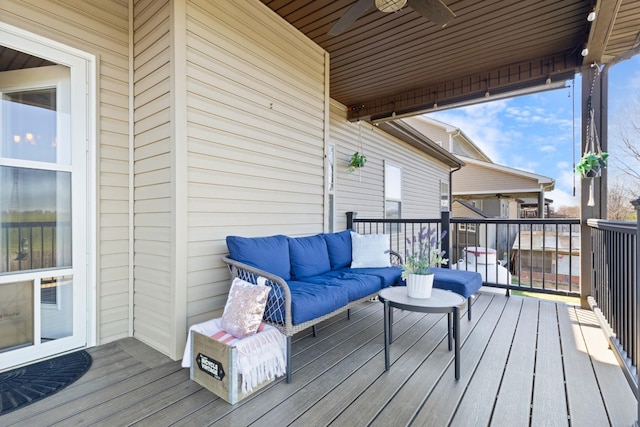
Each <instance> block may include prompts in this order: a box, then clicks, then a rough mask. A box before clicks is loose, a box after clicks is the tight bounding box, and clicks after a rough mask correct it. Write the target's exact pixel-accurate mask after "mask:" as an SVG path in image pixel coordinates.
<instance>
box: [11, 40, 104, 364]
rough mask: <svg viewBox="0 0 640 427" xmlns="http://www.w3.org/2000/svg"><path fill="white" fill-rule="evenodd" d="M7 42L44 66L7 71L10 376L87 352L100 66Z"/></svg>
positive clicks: (66, 54)
mask: <svg viewBox="0 0 640 427" xmlns="http://www.w3.org/2000/svg"><path fill="white" fill-rule="evenodd" d="M4 35H5V34H4V33H3V36H4ZM7 36H8V37H7V39H8V40H7V42H8V43H7V45H4V40H3V42H2V44H3V47H5V48H7V47H8V48H10V49H12V50H13V51H15V52H18V53H19V54H21V55H28V57H29V58H31V60H32V61H33V62H32V63H31V64H33V63H35V64H37V65H36V66H31V67H30V68H25V66H22V67H20V68H16V69H11V70H9V71H2V72H0V124H1V134H0V136H1V140H0V371H2V370H6V369H8V368H11V367H13V366H17V365H20V364H24V363H27V362H30V361H33V360H37V359H41V358H45V357H49V356H52V355H55V354H58V353H62V352H66V351H69V350H72V349H76V348H82V347H85V346H86V345H87V341H88V340H87V337H88V326H87V325H88V317H87V311H88V307H90V306H91V304H89V303H88V301H89V299H88V295H89V292H88V290H89V289H91V288H92V286H91V282H92V280H91V278H90V274H89V272H90V262H89V261H90V258H91V257H90V251H89V248H90V247H91V246H90V236H91V232H90V228H89V226H88V224H89V221H88V218H89V212H91V209H88V207H87V206H88V199H90V198H89V197H88V193H87V190H88V182H90V179H88V178H89V175H90V174H88V155H87V153H88V151H89V145H88V144H89V141H90V140H91V138H89V129H88V123H89V122H90V121H89V117H88V113H87V112H88V111H90V109H89V108H88V107H89V106H88V99H87V96H88V88H89V87H90V85H89V75H88V70H89V69H90V67H88V66H87V61H86V59H84V58H80V57H74V55H72V54H71V55H70V54H69V52H65V51H64V50H57V49H55V46H54V47H52V46H51V45H48V44H46V43H45V44H39V43H37V41H36V40H30V39H29V38H28V37H27V38H25V37H24V36H23V35H22V34H16V35H15V36H16V37H12V34H10V33H8V34H7ZM3 39H4V37H3ZM43 49H44V50H43ZM40 55H42V56H40Z"/></svg>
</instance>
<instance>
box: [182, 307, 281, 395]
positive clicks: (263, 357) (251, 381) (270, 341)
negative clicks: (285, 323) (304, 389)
mask: <svg viewBox="0 0 640 427" xmlns="http://www.w3.org/2000/svg"><path fill="white" fill-rule="evenodd" d="M191 331H196V332H199V333H201V334H203V335H206V336H209V337H211V338H212V339H215V340H217V341H220V342H223V343H225V344H227V345H230V346H234V347H236V349H237V351H238V373H239V374H240V375H241V377H242V393H245V394H246V393H251V391H253V388H254V387H256V386H257V385H258V384H261V383H262V382H263V381H266V380H272V379H274V378H275V377H278V376H281V375H284V374H285V372H286V367H287V362H286V360H287V359H286V337H285V336H284V335H282V334H281V333H280V331H278V330H277V329H276V328H274V327H273V326H270V325H267V324H264V323H263V324H262V325H261V326H260V329H259V330H258V332H257V333H256V334H254V335H251V336H248V337H246V338H243V339H238V338H236V337H234V336H233V335H229V334H227V332H225V331H223V330H222V327H221V319H220V318H218V319H213V320H209V321H207V322H203V323H198V324H196V325H193V326H192V327H191V328H190V329H189V334H188V335H187V344H186V346H185V348H184V354H183V357H182V367H184V368H189V367H191V360H192V355H191Z"/></svg>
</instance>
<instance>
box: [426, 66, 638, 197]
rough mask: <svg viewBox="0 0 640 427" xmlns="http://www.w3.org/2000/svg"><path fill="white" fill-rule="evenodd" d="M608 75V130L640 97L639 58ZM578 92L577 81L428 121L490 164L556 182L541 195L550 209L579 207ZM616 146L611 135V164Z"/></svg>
mask: <svg viewBox="0 0 640 427" xmlns="http://www.w3.org/2000/svg"><path fill="white" fill-rule="evenodd" d="M608 72H609V128H611V127H612V126H613V124H614V123H615V121H616V118H617V117H619V116H620V114H619V113H621V112H623V111H624V110H625V109H626V108H627V105H628V104H629V103H630V102H632V101H633V100H634V99H635V100H636V101H637V100H638V98H639V97H640V55H636V56H634V57H632V58H631V59H629V60H627V61H623V62H620V63H618V64H616V65H614V66H613V67H612V68H611V70H609V71H608ZM574 89H575V93H574ZM581 90H582V82H581V79H580V76H579V75H578V76H576V78H575V80H569V81H567V87H565V88H562V89H557V90H552V91H546V92H540V93H537V94H532V95H524V96H520V97H516V98H509V99H502V100H496V101H489V102H485V103H482V104H477V105H473V106H469V107H464V108H457V109H451V110H443V111H438V112H434V113H429V114H428V115H427V117H431V118H433V119H436V120H439V121H441V122H444V123H447V124H449V125H452V126H455V127H457V128H460V129H461V130H462V131H463V132H464V133H465V134H466V135H467V136H468V137H469V138H470V139H471V140H472V141H473V142H474V143H475V144H476V145H477V146H478V147H480V149H481V150H482V151H483V152H484V153H485V154H486V155H487V156H489V158H490V159H491V160H492V161H493V162H494V163H497V164H501V165H505V166H509V167H513V168H517V169H522V170H525V171H528V172H533V173H536V174H538V175H544V176H547V177H550V178H554V179H555V181H556V185H555V190H553V191H550V192H547V193H546V195H545V196H546V197H547V198H549V199H552V200H553V205H552V206H553V208H554V209H558V208H559V207H561V206H578V205H580V187H579V186H580V179H579V177H578V176H577V175H576V174H575V172H574V165H575V163H577V162H578V160H579V158H580V155H581V153H580V147H581V145H580V128H581V125H580V119H581V112H580V93H581ZM574 95H575V96H574ZM574 102H575V106H574ZM574 134H575V136H574ZM614 146H615V135H613V132H610V133H609V148H608V149H607V150H608V152H609V154H610V155H611V158H615V150H614ZM614 163H615V162H611V164H610V165H609V168H608V173H609V176H610V177H612V176H615V174H616V171H615V166H614ZM574 188H575V192H574ZM574 194H575V195H576V196H575V197H574Z"/></svg>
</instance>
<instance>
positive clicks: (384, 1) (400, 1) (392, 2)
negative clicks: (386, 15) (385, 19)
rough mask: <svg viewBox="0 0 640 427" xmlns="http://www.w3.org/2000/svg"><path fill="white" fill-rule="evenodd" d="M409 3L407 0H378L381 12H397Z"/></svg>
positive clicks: (377, 4) (377, 3) (377, 6)
mask: <svg viewBox="0 0 640 427" xmlns="http://www.w3.org/2000/svg"><path fill="white" fill-rule="evenodd" d="M405 4H407V0H376V8H378V10H379V11H380V12H397V11H399V10H400V9H402V8H403V7H404V5H405Z"/></svg>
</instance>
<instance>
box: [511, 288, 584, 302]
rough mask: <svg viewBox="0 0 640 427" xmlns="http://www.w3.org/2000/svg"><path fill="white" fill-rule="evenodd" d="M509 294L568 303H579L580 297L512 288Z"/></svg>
mask: <svg viewBox="0 0 640 427" xmlns="http://www.w3.org/2000/svg"><path fill="white" fill-rule="evenodd" d="M511 294H513V295H518V296H521V297H529V298H538V299H544V300H548V301H557V302H564V303H566V304H570V305H580V298H578V297H568V296H564V295H554V294H544V293H542V292H530V291H516V290H512V291H511Z"/></svg>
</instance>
